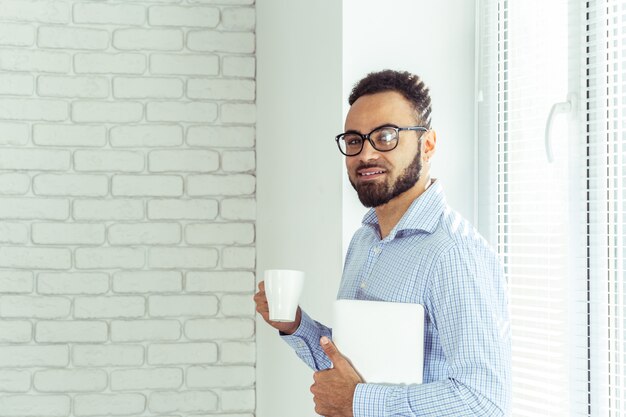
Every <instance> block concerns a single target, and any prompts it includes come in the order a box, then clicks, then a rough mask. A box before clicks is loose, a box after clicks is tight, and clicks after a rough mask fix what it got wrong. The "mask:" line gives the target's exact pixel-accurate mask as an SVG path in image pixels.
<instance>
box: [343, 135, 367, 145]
mask: <svg viewBox="0 0 626 417" xmlns="http://www.w3.org/2000/svg"><path fill="white" fill-rule="evenodd" d="M361 142H363V139H361V138H358V137H354V138H346V144H347V145H348V146H360V145H361Z"/></svg>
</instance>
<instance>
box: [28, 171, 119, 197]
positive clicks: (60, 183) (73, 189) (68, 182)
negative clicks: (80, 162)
mask: <svg viewBox="0 0 626 417" xmlns="http://www.w3.org/2000/svg"><path fill="white" fill-rule="evenodd" d="M33 192H34V193H35V194H36V195H51V196H88V197H98V196H105V195H107V194H108V193H109V179H108V177H106V176H105V175H85V174H81V175H78V174H40V175H37V176H36V177H35V178H33Z"/></svg>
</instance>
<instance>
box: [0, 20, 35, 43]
mask: <svg viewBox="0 0 626 417" xmlns="http://www.w3.org/2000/svg"><path fill="white" fill-rule="evenodd" d="M34 43H35V27H34V26H32V25H30V24H19V23H7V22H2V25H1V26H0V45H8V46H31V45H33V44H34Z"/></svg>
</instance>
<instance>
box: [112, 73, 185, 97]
mask: <svg viewBox="0 0 626 417" xmlns="http://www.w3.org/2000/svg"><path fill="white" fill-rule="evenodd" d="M113 95H114V96H115V97H116V98H179V97H182V96H183V82H182V81H181V80H179V79H177V78H156V77H154V78H153V77H150V78H147V77H136V78H127V77H118V78H115V79H114V80H113Z"/></svg>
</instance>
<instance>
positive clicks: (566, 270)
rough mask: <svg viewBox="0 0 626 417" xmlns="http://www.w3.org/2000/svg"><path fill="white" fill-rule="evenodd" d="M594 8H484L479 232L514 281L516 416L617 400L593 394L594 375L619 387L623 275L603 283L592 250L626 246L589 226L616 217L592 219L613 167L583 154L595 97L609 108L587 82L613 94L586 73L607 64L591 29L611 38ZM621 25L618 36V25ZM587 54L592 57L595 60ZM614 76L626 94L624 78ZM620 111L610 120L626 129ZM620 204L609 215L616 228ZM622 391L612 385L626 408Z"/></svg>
mask: <svg viewBox="0 0 626 417" xmlns="http://www.w3.org/2000/svg"><path fill="white" fill-rule="evenodd" d="M623 1H624V0H621V2H622V3H623ZM597 7H598V5H597V4H595V3H593V4H592V3H591V2H587V3H585V2H581V1H576V0H550V1H539V0H530V1H525V2H515V1H509V0H483V1H480V2H479V28H480V36H479V54H478V56H479V60H478V67H477V68H478V94H477V97H478V101H479V103H478V119H477V124H478V131H479V136H478V138H477V142H478V155H479V163H478V165H479V173H478V177H479V182H478V183H479V186H478V198H479V200H480V203H479V204H478V209H479V213H478V216H479V222H478V224H479V228H480V230H481V232H482V233H483V234H484V235H485V236H487V237H488V239H489V240H491V242H492V244H494V246H496V247H497V248H498V252H499V254H500V256H501V258H502V261H503V263H504V266H505V270H506V273H507V277H508V281H509V304H510V311H511V329H512V341H513V415H514V416H587V415H594V416H605V415H607V414H606V413H604V411H602V410H601V409H600V408H599V404H609V403H611V401H613V403H616V400H615V399H614V398H610V395H613V397H615V396H616V395H617V394H616V393H613V394H609V393H610V390H611V388H610V387H606V388H605V389H604V392H605V394H604V395H599V394H596V391H597V390H598V389H599V390H600V391H601V390H602V389H601V388H600V387H599V383H600V380H602V379H603V378H604V382H603V383H604V384H605V385H606V384H607V382H606V381H607V380H608V378H609V375H610V374H614V375H615V380H616V381H617V380H619V382H614V385H615V384H618V383H622V382H623V375H624V372H623V371H624V369H623V367H622V368H620V369H617V368H616V367H617V366H618V363H619V361H617V360H616V359H615V358H614V359H609V357H610V355H611V354H613V355H614V356H615V357H617V356H619V355H621V360H622V361H623V360H624V351H623V350H621V351H619V352H618V351H617V350H615V349H614V350H613V351H611V352H608V351H607V350H608V348H607V346H610V340H609V339H610V338H611V337H613V338H614V339H615V340H614V342H615V343H614V344H615V346H617V345H619V343H618V342H617V340H620V341H621V342H622V344H623V341H624V335H623V333H622V334H621V335H618V334H617V329H618V328H620V326H621V328H623V326H624V320H623V315H622V316H621V317H622V320H621V323H618V322H619V320H620V319H619V318H617V315H616V313H614V314H613V315H614V316H615V317H616V319H615V320H614V323H613V324H610V323H611V322H610V320H609V317H610V314H607V312H608V310H607V308H608V305H605V304H610V303H609V302H608V301H607V300H609V296H608V294H607V288H618V287H619V285H622V292H621V294H622V298H621V301H622V303H623V301H624V300H623V280H624V278H623V276H621V277H618V275H619V272H617V271H616V273H615V274H614V275H613V277H614V278H613V281H612V282H611V283H608V282H607V280H606V276H605V277H604V281H598V279H597V278H596V277H595V275H594V274H596V273H598V274H600V275H602V274H604V275H606V274H607V273H609V269H607V267H606V265H607V262H608V260H607V259H604V258H602V256H600V254H604V255H606V253H608V252H610V249H608V248H607V247H604V246H603V245H602V244H600V245H598V242H597V241H598V240H603V241H604V242H607V241H611V242H613V245H614V246H615V247H614V248H613V249H615V250H614V252H619V251H620V250H623V246H624V245H623V243H624V242H623V236H622V237H621V238H618V237H617V236H616V235H615V234H614V235H612V236H611V237H608V236H598V235H597V233H596V229H602V230H603V231H604V232H606V230H607V228H606V227H605V226H606V224H607V222H606V220H605V217H606V216H608V215H610V214H609V213H608V212H609V211H610V210H609V209H608V208H607V207H605V208H604V209H603V210H605V212H602V211H600V212H598V211H597V208H596V207H595V206H594V204H593V203H592V199H593V198H596V199H597V201H598V203H599V202H600V201H606V197H605V196H604V195H602V196H599V195H595V194H594V192H595V191H594V188H593V187H596V188H597V191H598V193H600V194H601V193H602V192H601V191H600V190H603V191H604V192H606V189H607V182H606V181H604V182H603V183H602V181H601V180H600V183H602V184H600V183H598V184H596V185H594V184H593V183H594V181H595V179H593V178H596V177H598V175H599V174H598V173H597V172H596V171H599V170H604V171H603V172H609V171H611V172H614V170H611V169H609V168H608V167H607V166H605V165H603V164H604V163H605V162H606V158H604V159H603V158H602V157H599V158H598V159H600V160H602V162H601V163H599V164H595V162H594V161H593V159H594V158H595V157H593V158H592V157H591V156H590V155H595V153H597V152H598V151H597V150H594V149H592V148H594V140H595V139H594V138H592V137H591V136H593V135H596V133H594V130H593V129H596V130H597V129H598V127H594V128H593V129H592V128H591V125H592V124H594V123H595V120H600V119H603V120H604V119H605V117H604V116H601V114H603V112H605V110H602V109H600V110H598V109H599V107H598V106H597V102H598V100H600V101H601V100H605V102H607V100H608V101H611V99H609V98H607V97H604V96H602V98H601V99H600V98H599V96H598V94H605V92H602V93H598V92H595V93H594V94H596V95H595V96H594V95H593V94H591V95H590V88H593V89H600V90H602V89H603V88H607V84H606V82H605V81H606V75H607V74H603V75H602V74H600V73H599V72H598V71H599V70H597V69H594V70H592V71H591V73H592V74H593V75H595V76H597V77H596V80H595V81H590V78H589V74H590V73H589V70H590V66H591V65H596V66H602V65H604V68H607V66H606V65H607V61H606V54H603V53H602V52H599V51H597V52H594V51H596V49H594V48H590V43H592V42H594V41H597V40H599V39H600V38H599V37H598V36H599V35H598V32H602V31H605V32H606V30H605V29H606V28H604V29H600V27H604V26H603V25H605V24H606V19H605V20H604V21H603V20H602V17H600V16H599V15H598V14H597V12H595V11H592V10H591V9H594V10H595V8H597ZM605 7H606V4H605ZM620 7H621V6H620ZM614 9H615V8H614ZM620 10H623V8H622V9H620ZM614 12H615V11H613V12H612V13H614ZM607 13H608V12H607ZM605 17H606V16H605ZM590 19H596V20H597V21H596V27H592V25H591V22H590ZM620 19H621V20H620ZM618 20H620V21H621V23H620V24H621V25H622V28H623V27H624V19H623V18H621V17H620V18H617V19H616V20H615V21H616V22H617V21H618ZM616 25H617V23H616ZM605 32H603V33H605ZM615 33H622V34H623V29H620V30H618V31H617V32H615ZM622 45H623V43H622ZM620 48H621V49H620ZM614 49H616V50H623V47H620V46H617V45H614ZM591 55H593V56H595V57H597V58H598V59H597V62H596V63H595V64H594V63H592V62H591V61H589V58H590V56H591ZM601 63H602V64H601ZM609 67H610V68H615V66H614V65H613V64H610V65H609ZM621 68H622V70H623V64H622V67H621ZM594 71H595V72H594ZM603 76H605V77H604V79H603ZM615 82H616V83H617V84H616V85H620V86H621V87H620V88H622V89H623V88H624V82H623V78H622V80H621V81H619V80H616V81H615ZM620 82H621V84H619V83H620ZM594 83H595V84H594ZM602 91H604V90H602ZM621 100H622V101H621V104H619V106H622V108H623V106H624V105H626V102H624V101H623V99H621ZM617 101H620V100H615V97H612V101H611V102H612V103H617ZM617 105H618V104H614V106H617ZM612 110H614V109H612ZM595 111H598V112H599V113H597V114H595V115H594V114H592V112H595ZM616 117H620V116H619V115H616ZM621 117H622V119H620V120H621V122H618V123H617V124H622V126H623V123H625V122H624V118H623V113H622V116H621ZM616 120H618V119H616ZM597 124H601V123H597ZM604 133H606V132H604ZM599 136H602V137H603V140H606V135H604V136H603V134H600V135H599ZM622 141H623V138H622ZM607 148H611V145H607ZM620 152H622V153H621V155H622V156H623V151H620ZM605 156H606V155H605ZM621 178H623V175H622V176H621ZM614 188H619V187H618V186H617V185H615V186H614ZM602 198H604V200H601V199H602ZM619 198H621V197H619V196H617V195H616V196H615V201H616V202H617V201H618V200H619ZM620 201H621V203H622V204H623V202H624V200H623V198H622V200H620ZM616 204H617V203H615V204H614V205H613V206H611V207H613V208H612V211H611V213H612V215H613V216H614V217H615V218H617V217H620V216H622V217H621V218H622V220H623V216H624V212H623V210H622V211H621V212H620V211H619V210H620V209H619V208H617V207H616ZM622 208H623V207H622ZM618 212H619V213H621V214H620V215H617V213H618ZM619 228H620V226H619V225H615V226H614V227H613V228H612V229H611V230H618V229H619ZM619 230H620V232H621V233H623V232H624V229H623V227H622V228H621V229H619ZM620 239H621V241H620ZM617 247H619V250H618V249H617ZM596 251H597V252H598V253H596ZM596 264H598V265H600V264H604V266H602V267H601V268H598V265H596ZM596 270H597V272H596ZM622 275H623V274H622ZM618 281H619V282H620V283H621V284H619V285H615V284H616V283H617V282H618ZM596 283H597V284H596ZM595 285H597V286H600V287H603V288H604V290H603V291H604V293H602V292H597V291H595V290H594V286H595ZM594 291H595V292H594ZM594 297H596V298H594ZM617 298H619V296H618V295H615V296H614V299H617ZM603 302H604V304H603ZM622 306H623V304H622ZM621 311H622V314H623V308H622V310H621ZM596 332H597V333H598V334H599V335H601V336H599V335H596ZM609 335H610V336H609ZM603 343H604V345H603V346H604V347H603V348H602V349H600V348H598V346H600V345H602V344H603ZM602 350H604V352H603V351H602ZM598 356H600V357H604V358H605V363H604V364H602V363H601V362H599V357H598ZM602 366H604V368H605V369H606V372H605V374H606V375H602V372H604V371H599V369H600V368H602ZM611 367H612V368H611ZM617 375H620V376H621V379H620V377H617ZM594 378H595V379H594ZM623 386H624V385H623V384H622V385H621V388H620V389H617V391H616V392H619V393H620V394H621V395H622V397H621V400H620V401H621V403H622V404H623V402H624V398H623V392H624V390H623ZM595 395H597V398H595V397H594V398H592V396H595ZM592 405H595V406H597V407H596V408H593V407H592ZM618 415H622V414H618Z"/></svg>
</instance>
